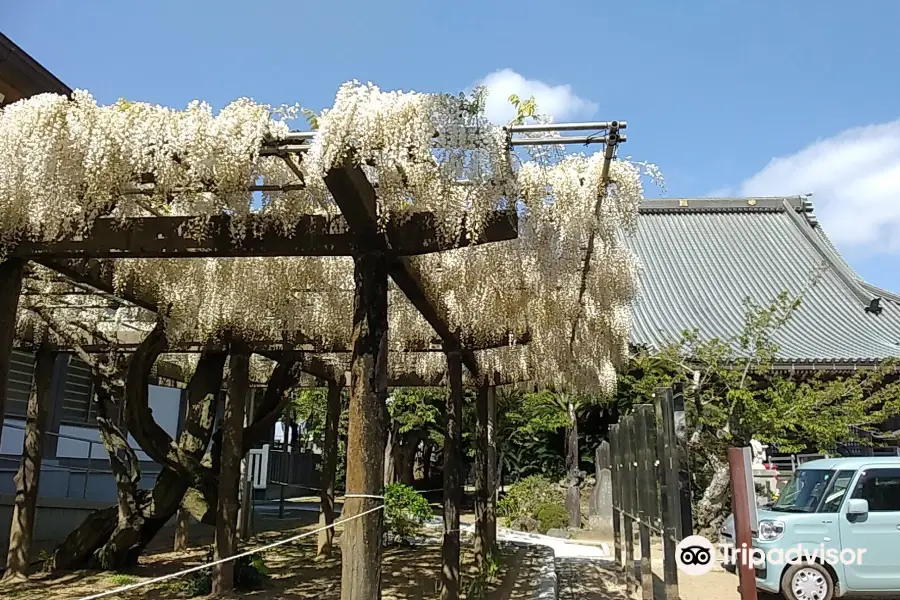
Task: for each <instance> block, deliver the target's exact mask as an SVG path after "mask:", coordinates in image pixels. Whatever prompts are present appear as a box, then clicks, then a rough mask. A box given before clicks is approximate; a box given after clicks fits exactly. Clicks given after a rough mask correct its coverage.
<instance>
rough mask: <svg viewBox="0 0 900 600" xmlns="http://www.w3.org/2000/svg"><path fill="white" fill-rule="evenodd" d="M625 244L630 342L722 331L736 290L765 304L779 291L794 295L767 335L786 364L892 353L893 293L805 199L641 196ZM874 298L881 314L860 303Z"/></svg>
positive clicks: (731, 320) (897, 341)
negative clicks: (634, 263)
mask: <svg viewBox="0 0 900 600" xmlns="http://www.w3.org/2000/svg"><path fill="white" fill-rule="evenodd" d="M627 243H628V244H629V246H630V247H631V248H632V249H633V250H634V251H635V252H636V253H637V255H638V256H639V257H640V259H641V262H642V263H643V264H642V270H641V276H640V283H641V285H640V291H639V294H638V298H637V299H636V301H635V304H634V328H633V331H632V342H633V343H636V344H642V345H648V346H651V347H659V346H661V345H663V344H665V343H667V342H670V341H674V340H676V339H678V337H679V336H680V334H681V332H682V331H684V330H686V329H694V328H697V329H698V330H699V332H700V335H701V336H702V337H704V338H712V337H719V338H727V337H731V336H733V335H735V334H737V333H739V332H740V331H741V330H742V328H743V321H744V315H745V309H744V299H745V298H748V297H749V298H751V299H753V300H754V301H755V302H757V303H758V304H760V305H763V306H766V305H768V304H770V303H771V302H772V301H773V300H774V299H775V298H776V297H777V295H778V294H779V293H780V292H782V291H787V292H788V293H789V294H791V295H792V296H800V295H802V303H801V306H800V308H799V309H798V310H797V312H796V313H795V314H794V315H793V317H792V318H791V320H790V321H789V322H788V323H787V324H786V325H785V326H784V327H783V328H782V329H781V330H780V331H779V332H778V333H777V334H776V337H775V341H776V342H777V343H778V344H779V346H780V348H781V350H780V352H779V354H780V356H781V358H782V360H784V361H785V362H832V363H860V362H871V361H875V360H882V359H885V358H889V357H894V356H898V355H900V296H897V295H894V294H888V293H886V292H884V291H883V290H879V289H878V288H876V287H874V286H871V285H869V284H866V283H865V282H863V281H861V280H860V279H859V277H858V276H857V275H856V273H855V272H854V271H853V270H852V268H850V266H849V265H848V264H847V263H846V262H845V261H844V260H843V258H841V256H840V255H839V254H838V253H837V251H836V250H835V249H834V247H833V246H832V245H831V243H830V242H829V241H828V238H827V237H826V236H825V234H824V232H823V231H822V230H821V228H820V227H819V226H818V224H817V223H816V220H815V218H814V217H813V216H812V213H811V206H810V205H809V203H808V201H807V200H806V199H805V198H799V197H793V198H756V199H749V198H727V199H726V198H713V199H675V200H647V201H645V202H644V203H643V204H642V206H641V214H640V218H639V219H638V227H637V231H636V233H635V235H634V236H633V237H630V238H629V239H628V241H627ZM814 280H815V281H816V282H815V283H814V284H813V283H812V282H813V281H814ZM878 298H880V302H878V303H877V304H878V306H880V308H881V312H880V313H879V314H874V313H872V312H871V311H867V310H866V309H867V307H869V306H870V304H871V303H872V301H873V300H876V299H878Z"/></svg>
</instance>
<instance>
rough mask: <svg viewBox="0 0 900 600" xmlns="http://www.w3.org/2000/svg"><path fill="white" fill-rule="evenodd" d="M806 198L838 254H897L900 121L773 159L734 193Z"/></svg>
mask: <svg viewBox="0 0 900 600" xmlns="http://www.w3.org/2000/svg"><path fill="white" fill-rule="evenodd" d="M810 192H812V193H813V196H812V202H813V208H814V210H815V214H816V216H817V217H818V218H819V221H820V222H821V223H822V227H823V228H824V229H825V232H826V233H827V234H828V236H829V237H830V238H831V239H832V241H833V242H834V243H835V244H837V245H838V246H839V247H840V248H841V249H843V250H851V251H856V252H859V253H861V254H877V253H894V254H900V120H897V121H892V122H890V123H884V124H881V125H870V126H867V127H856V128H853V129H848V130H846V131H843V132H841V133H839V134H837V135H836V136H834V137H831V138H827V139H823V140H819V141H817V142H815V143H813V144H811V145H809V146H807V147H806V148H804V149H802V150H800V151H799V152H797V153H796V154H793V155H791V156H786V157H780V158H774V159H772V160H771V161H770V162H769V164H768V165H766V167H765V168H764V169H763V170H762V171H760V172H759V173H757V174H756V175H754V176H752V177H750V178H749V179H747V180H746V181H744V182H743V183H742V184H741V186H740V189H739V194H740V195H742V196H763V195H767V196H779V195H792V194H806V193H810Z"/></svg>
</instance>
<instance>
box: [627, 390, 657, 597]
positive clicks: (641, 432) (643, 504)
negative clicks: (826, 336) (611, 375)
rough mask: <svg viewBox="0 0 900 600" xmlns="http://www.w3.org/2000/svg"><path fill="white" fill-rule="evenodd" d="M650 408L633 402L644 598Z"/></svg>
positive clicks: (649, 587) (649, 574) (649, 585)
mask: <svg viewBox="0 0 900 600" xmlns="http://www.w3.org/2000/svg"><path fill="white" fill-rule="evenodd" d="M648 409H650V410H651V411H652V410H653V407H652V406H650V405H649V404H637V405H635V406H634V417H633V418H634V424H635V436H634V437H633V438H632V442H633V443H632V448H633V450H634V457H635V458H634V460H635V462H636V463H637V501H638V504H637V505H638V517H639V518H640V520H641V521H640V537H641V594H642V597H643V598H644V600H653V571H652V569H651V565H652V562H651V559H650V551H651V550H650V519H652V518H653V500H652V496H651V492H650V489H651V486H652V485H653V483H654V481H655V477H654V475H655V473H654V472H653V470H652V469H651V468H650V464H649V462H648V458H649V456H650V446H649V443H650V440H649V435H648V434H649V432H648V431H647V418H646V417H647V410H648Z"/></svg>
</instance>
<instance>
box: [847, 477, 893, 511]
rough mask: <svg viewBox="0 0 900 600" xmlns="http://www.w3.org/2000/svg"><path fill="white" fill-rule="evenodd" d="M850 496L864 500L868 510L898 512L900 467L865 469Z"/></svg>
mask: <svg viewBox="0 0 900 600" xmlns="http://www.w3.org/2000/svg"><path fill="white" fill-rule="evenodd" d="M852 497H853V498H862V499H864V500H866V501H867V502H868V503H869V512H900V469H867V470H866V471H864V472H863V473H862V474H861V475H860V477H859V482H858V483H857V484H856V488H855V489H854V490H853V496H852Z"/></svg>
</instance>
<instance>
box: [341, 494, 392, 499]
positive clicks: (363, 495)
mask: <svg viewBox="0 0 900 600" xmlns="http://www.w3.org/2000/svg"><path fill="white" fill-rule="evenodd" d="M344 498H371V499H372V500H384V496H375V495H373V494H344Z"/></svg>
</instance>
